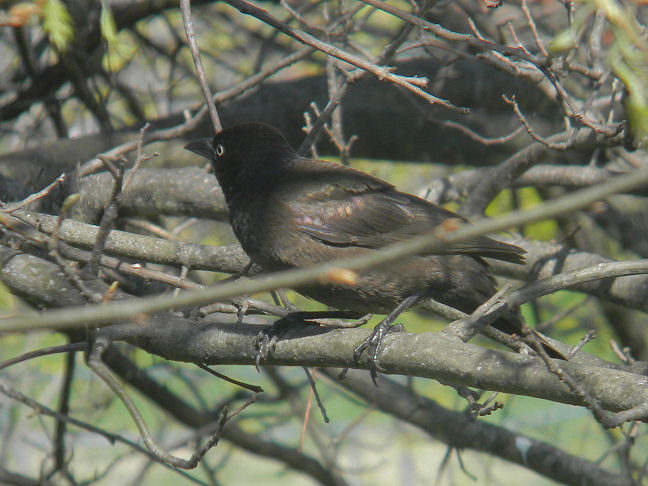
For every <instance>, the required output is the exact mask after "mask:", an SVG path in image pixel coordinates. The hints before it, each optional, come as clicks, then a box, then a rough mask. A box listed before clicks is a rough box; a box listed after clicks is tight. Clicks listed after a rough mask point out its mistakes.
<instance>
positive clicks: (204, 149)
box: [184, 137, 215, 160]
mask: <svg viewBox="0 0 648 486" xmlns="http://www.w3.org/2000/svg"><path fill="white" fill-rule="evenodd" d="M211 140H212V139H211V138H209V137H208V138H199V139H198V140H194V141H193V142H189V143H188V144H187V145H185V146H184V148H185V149H187V150H189V151H190V152H193V153H195V154H198V155H202V156H203V157H205V158H206V159H209V160H212V159H213V158H214V155H215V154H214V148H213V147H212V144H211Z"/></svg>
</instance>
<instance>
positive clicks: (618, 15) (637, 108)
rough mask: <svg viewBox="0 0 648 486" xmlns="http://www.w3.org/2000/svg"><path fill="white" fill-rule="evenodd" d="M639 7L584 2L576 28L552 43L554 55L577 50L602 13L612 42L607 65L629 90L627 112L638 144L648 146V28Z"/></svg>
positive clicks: (603, 1)
mask: <svg viewBox="0 0 648 486" xmlns="http://www.w3.org/2000/svg"><path fill="white" fill-rule="evenodd" d="M637 8H638V7H637V5H636V4H635V3H633V2H624V3H621V2H619V1H618V0H584V1H583V2H582V4H581V8H580V9H579V11H578V12H577V15H576V19H575V21H574V22H573V23H572V25H571V26H570V27H569V28H568V29H566V30H564V31H563V32H560V33H559V34H557V35H556V36H555V37H554V39H553V40H552V42H551V43H550V49H551V51H552V52H553V53H556V54H558V53H562V52H564V51H568V50H570V49H572V48H575V47H576V46H577V44H578V39H579V32H582V30H583V25H584V24H585V22H586V21H587V20H588V19H589V18H590V17H591V16H594V15H596V14H598V13H600V14H602V15H604V16H605V18H606V19H607V21H608V23H609V29H610V32H611V34H612V40H611V43H610V45H609V48H608V49H607V50H606V53H607V54H606V55H607V62H608V64H609V65H610V67H611V68H612V71H613V72H614V74H615V75H616V76H617V77H618V78H619V79H620V80H621V81H622V82H623V84H624V85H625V87H626V90H627V97H626V98H625V102H624V104H625V109H626V113H627V116H628V121H629V124H630V130H631V132H632V135H633V137H634V141H635V143H636V144H637V145H638V146H643V147H645V146H646V144H648V45H647V44H646V34H645V27H644V26H643V25H641V24H640V23H639V21H638V20H637Z"/></svg>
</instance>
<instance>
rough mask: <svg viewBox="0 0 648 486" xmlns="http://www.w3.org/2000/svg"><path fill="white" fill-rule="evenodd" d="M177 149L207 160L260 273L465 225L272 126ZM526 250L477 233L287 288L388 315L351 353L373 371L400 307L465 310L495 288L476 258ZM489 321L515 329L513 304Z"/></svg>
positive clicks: (252, 126)
mask: <svg viewBox="0 0 648 486" xmlns="http://www.w3.org/2000/svg"><path fill="white" fill-rule="evenodd" d="M185 148H186V149H187V150H189V151H191V152H194V153H196V154H198V155H201V156H203V157H205V158H207V159H208V160H209V161H210V162H211V165H212V167H213V169H214V173H215V175H216V179H217V181H218V183H219V184H220V187H221V188H222V191H223V194H224V196H225V201H226V203H227V207H228V210H229V219H230V223H231V225H232V228H233V231H234V234H235V236H236V238H237V239H238V241H239V242H240V244H241V246H242V248H243V250H244V251H245V253H246V254H247V255H248V256H249V257H250V259H251V261H252V262H253V263H255V264H257V265H259V266H260V267H261V268H263V269H264V271H280V270H288V269H295V268H304V267H308V266H311V265H316V264H319V263H323V262H327V261H331V260H334V259H338V258H353V257H356V256H359V255H364V254H367V253H372V252H376V251H379V250H380V249H381V248H384V247H387V246H389V245H392V244H395V243H398V242H401V241H406V240H408V239H411V238H413V237H416V236H418V235H421V234H425V233H429V232H431V231H432V230H434V228H436V227H438V226H440V225H444V224H456V223H457V222H466V220H465V219H464V218H463V217H461V216H460V215H458V214H456V213H454V212H452V211H450V210H448V209H445V208H443V207H440V206H437V205H435V204H433V203H431V202H429V201H426V200H424V199H422V198H419V197H417V196H414V195H411V194H407V193H404V192H400V191H398V190H397V189H396V188H395V187H394V186H393V185H392V184H390V183H389V182H386V181H384V180H382V179H379V178H377V177H374V176H372V175H369V174H367V173H365V172H362V171H359V170H356V169H353V168H351V167H348V166H345V165H342V164H339V163H336V162H331V161H327V160H322V159H314V158H308V157H302V156H300V155H299V154H298V153H297V152H296V151H295V150H294V149H293V148H292V147H291V146H290V145H289V143H288V142H287V141H286V139H285V138H284V136H283V135H282V133H281V132H280V131H279V130H277V129H276V128H274V127H272V126H271V125H267V124H262V123H245V124H240V125H235V126H232V127H229V128H226V129H224V130H222V131H221V132H219V133H217V134H216V135H215V136H214V137H208V138H203V139H199V140H195V141H193V142H190V143H189V144H187V145H186V146H185ZM524 253H525V250H523V249H522V248H520V247H518V246H515V245H511V244H507V243H503V242H500V241H497V240H495V239H492V238H490V237H487V236H479V237H475V238H470V239H467V240H464V241H461V242H458V243H451V244H448V245H447V246H445V247H444V248H442V249H437V250H435V251H434V252H431V253H426V254H419V255H414V256H410V257H407V258H405V259H404V260H399V261H396V262H392V263H388V264H385V265H382V266H379V267H374V268H371V269H368V270H363V271H360V272H359V274H358V278H357V280H356V281H355V282H339V281H328V282H323V281H316V282H313V283H309V284H306V285H300V286H298V287H296V288H295V289H294V290H296V291H297V292H298V293H300V294H302V295H305V296H306V297H310V298H312V299H314V300H316V301H319V302H321V303H323V304H325V305H327V306H329V307H332V308H335V309H338V310H339V311H343V312H348V313H349V315H350V316H363V315H365V314H369V313H379V314H387V317H386V318H385V319H384V320H383V321H381V323H380V324H378V325H377V326H376V328H375V330H374V332H373V334H372V335H370V337H369V338H367V340H365V341H364V342H363V343H362V344H360V345H359V346H358V347H356V349H355V351H354V357H355V358H358V357H359V355H360V354H361V353H362V352H363V351H364V350H365V349H366V348H369V350H368V353H369V354H370V360H371V363H372V364H371V370H372V377H374V376H375V373H376V370H377V369H378V368H379V364H378V360H379V356H378V355H379V349H380V346H381V344H382V338H383V337H384V335H385V334H386V333H387V332H388V331H389V329H390V327H391V325H392V323H393V322H394V320H395V318H396V317H397V316H398V314H399V313H400V312H403V311H404V310H406V309H407V308H409V307H412V306H415V305H420V304H421V303H424V302H425V300H426V299H434V300H436V301H438V302H441V303H443V304H446V305H448V306H451V307H454V308H455V309H458V310H461V311H463V312H465V313H471V312H473V311H474V310H475V309H476V308H477V307H478V306H479V305H481V304H483V303H484V302H485V301H486V300H488V299H489V298H490V297H491V296H492V295H493V294H494V293H495V292H496V285H495V279H494V277H493V276H492V275H491V273H490V269H489V266H488V264H487V262H486V261H485V260H484V257H488V258H493V259H497V260H502V261H506V262H511V263H516V264H523V263H524V261H525V260H524ZM492 325H493V326H494V327H495V328H497V329H499V330H502V331H504V332H506V333H508V334H518V335H521V334H522V326H523V324H522V320H521V315H520V313H519V310H517V309H516V310H509V311H508V312H507V313H505V314H504V315H502V316H501V317H499V318H498V319H497V320H495V321H494V322H493V323H492ZM543 346H544V347H545V348H546V349H547V351H548V352H549V354H550V355H551V356H552V357H562V355H561V353H560V352H558V351H556V350H555V349H554V348H553V347H552V346H551V345H548V344H547V343H546V342H543ZM257 359H258V358H257ZM257 364H258V361H257Z"/></svg>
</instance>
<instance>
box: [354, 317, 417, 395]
mask: <svg viewBox="0 0 648 486" xmlns="http://www.w3.org/2000/svg"><path fill="white" fill-rule="evenodd" d="M403 330H404V327H403V325H402V324H394V325H391V324H388V323H387V322H385V321H382V322H380V323H379V324H378V325H377V326H376V327H375V328H374V330H373V332H372V333H371V334H370V335H369V336H367V338H366V339H365V340H364V341H362V342H361V343H360V344H359V345H358V346H356V348H355V349H354V350H353V360H354V361H358V360H359V359H360V357H361V356H362V353H363V352H364V351H365V350H366V351H367V359H368V360H369V373H370V374H371V380H372V381H373V383H374V385H376V386H378V382H377V379H378V372H380V371H383V368H382V367H381V366H380V350H381V348H382V344H383V341H384V339H385V336H386V335H387V334H390V333H392V332H402V331H403Z"/></svg>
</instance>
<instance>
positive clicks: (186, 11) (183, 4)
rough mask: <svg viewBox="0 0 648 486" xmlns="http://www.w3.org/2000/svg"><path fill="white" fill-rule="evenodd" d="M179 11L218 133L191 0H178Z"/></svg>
mask: <svg viewBox="0 0 648 486" xmlns="http://www.w3.org/2000/svg"><path fill="white" fill-rule="evenodd" d="M180 11H181V12H182V25H184V29H185V33H186V34H187V41H188V42H189V50H190V51H191V57H192V58H193V62H194V65H195V66H196V75H197V76H198V81H199V82H200V89H201V90H202V93H203V97H204V98H205V101H206V104H207V109H208V110H209V117H210V118H211V121H212V125H213V126H214V133H219V132H221V131H222V130H223V126H222V125H221V122H220V119H219V118H218V112H217V111H216V106H215V105H214V103H213V101H212V95H211V91H210V89H209V85H208V84H207V78H206V77H205V70H204V69H203V65H202V60H201V58H200V51H199V50H198V43H197V42H196V33H195V32H194V24H193V19H192V17H191V2H190V1H189V0H180Z"/></svg>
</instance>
